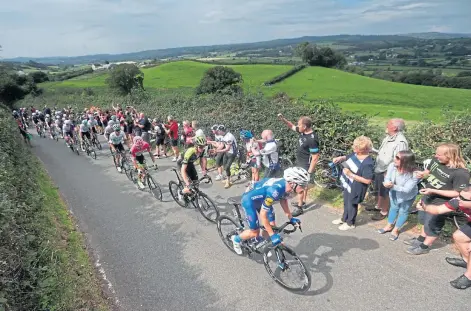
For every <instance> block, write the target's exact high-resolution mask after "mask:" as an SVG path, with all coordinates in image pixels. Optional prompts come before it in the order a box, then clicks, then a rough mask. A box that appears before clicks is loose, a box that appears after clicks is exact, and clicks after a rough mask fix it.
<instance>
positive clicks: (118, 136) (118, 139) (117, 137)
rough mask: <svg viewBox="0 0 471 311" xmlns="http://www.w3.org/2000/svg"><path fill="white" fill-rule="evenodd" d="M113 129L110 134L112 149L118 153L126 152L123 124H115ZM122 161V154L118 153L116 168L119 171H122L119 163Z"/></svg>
mask: <svg viewBox="0 0 471 311" xmlns="http://www.w3.org/2000/svg"><path fill="white" fill-rule="evenodd" d="M113 130H114V132H113V133H111V134H110V139H109V144H110V148H111V151H112V152H114V153H116V150H117V151H121V152H124V146H123V141H124V132H123V131H121V126H119V124H115V125H113ZM119 163H121V154H120V153H116V162H115V164H116V169H117V170H118V172H120V173H121V167H119V166H118V164H119Z"/></svg>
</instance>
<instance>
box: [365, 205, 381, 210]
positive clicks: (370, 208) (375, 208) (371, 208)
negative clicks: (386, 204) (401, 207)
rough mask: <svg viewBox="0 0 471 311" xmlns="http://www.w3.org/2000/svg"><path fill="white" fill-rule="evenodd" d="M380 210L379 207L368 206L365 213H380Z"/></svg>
mask: <svg viewBox="0 0 471 311" xmlns="http://www.w3.org/2000/svg"><path fill="white" fill-rule="evenodd" d="M380 210H381V209H380V208H379V207H378V205H375V206H373V207H371V206H367V207H366V208H365V211H368V212H372V211H380Z"/></svg>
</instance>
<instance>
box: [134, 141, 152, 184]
mask: <svg viewBox="0 0 471 311" xmlns="http://www.w3.org/2000/svg"><path fill="white" fill-rule="evenodd" d="M144 151H147V152H149V155H150V158H151V159H152V163H154V164H155V158H154V155H153V154H152V152H151V149H150V145H149V144H148V143H147V142H145V141H144V140H143V139H142V137H141V136H135V137H134V138H133V145H132V146H131V150H130V152H131V155H132V160H133V163H134V167H135V168H136V169H137V170H138V178H137V185H138V186H139V188H141V189H142V188H144V184H143V183H142V177H144V174H143V172H142V169H141V168H142V166H143V165H144V160H145V159H144Z"/></svg>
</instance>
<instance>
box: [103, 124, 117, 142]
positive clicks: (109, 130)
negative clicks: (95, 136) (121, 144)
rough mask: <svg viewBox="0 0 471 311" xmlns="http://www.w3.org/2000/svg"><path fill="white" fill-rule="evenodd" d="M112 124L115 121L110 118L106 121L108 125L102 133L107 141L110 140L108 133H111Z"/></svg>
mask: <svg viewBox="0 0 471 311" xmlns="http://www.w3.org/2000/svg"><path fill="white" fill-rule="evenodd" d="M113 125H115V122H114V121H113V120H110V121H109V122H108V125H107V126H106V127H105V131H104V133H103V135H104V136H105V138H106V141H109V140H110V135H111V133H113V131H114V130H113Z"/></svg>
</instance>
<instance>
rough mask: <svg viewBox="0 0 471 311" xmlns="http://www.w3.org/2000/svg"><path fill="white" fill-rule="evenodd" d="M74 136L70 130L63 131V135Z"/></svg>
mask: <svg viewBox="0 0 471 311" xmlns="http://www.w3.org/2000/svg"><path fill="white" fill-rule="evenodd" d="M67 136H69V137H74V133H73V132H72V131H64V137H67Z"/></svg>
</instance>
